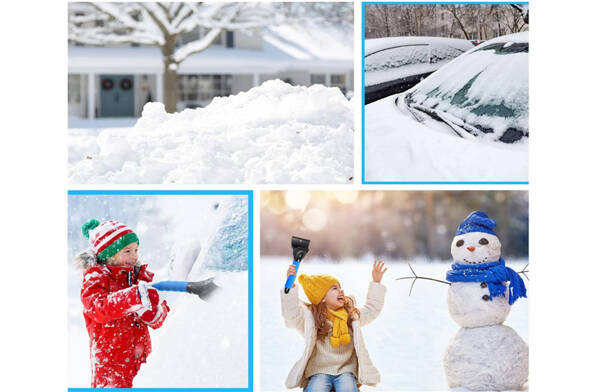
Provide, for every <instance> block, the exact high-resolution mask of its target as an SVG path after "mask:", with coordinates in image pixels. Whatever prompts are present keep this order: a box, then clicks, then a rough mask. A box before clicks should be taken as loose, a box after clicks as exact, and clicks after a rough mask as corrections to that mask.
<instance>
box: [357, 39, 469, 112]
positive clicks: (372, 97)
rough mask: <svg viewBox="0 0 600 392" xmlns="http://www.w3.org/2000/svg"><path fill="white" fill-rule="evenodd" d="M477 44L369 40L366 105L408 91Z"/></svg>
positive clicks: (414, 40)
mask: <svg viewBox="0 0 600 392" xmlns="http://www.w3.org/2000/svg"><path fill="white" fill-rule="evenodd" d="M474 45H475V44H474V43H473V42H472V41H468V40H464V39H456V38H440V37H389V38H374V39H367V40H365V70H364V71H365V104H368V103H371V102H374V101H377V100H378V99H381V98H385V97H387V96H389V95H392V94H397V93H401V92H403V91H406V90H408V89H409V88H411V87H413V86H414V85H415V84H417V83H419V82H420V81H421V80H423V78H425V77H427V76H429V75H431V73H432V72H434V71H436V70H438V69H439V68H440V67H442V66H443V65H445V64H447V63H448V62H449V61H450V60H452V59H454V58H456V57H458V56H460V55H461V54H463V53H465V52H466V51H468V50H469V49H471V48H472V47H473V46H474Z"/></svg>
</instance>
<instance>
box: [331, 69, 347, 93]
mask: <svg viewBox="0 0 600 392" xmlns="http://www.w3.org/2000/svg"><path fill="white" fill-rule="evenodd" d="M331 87H338V88H339V89H340V90H342V93H344V94H346V75H344V74H332V75H331Z"/></svg>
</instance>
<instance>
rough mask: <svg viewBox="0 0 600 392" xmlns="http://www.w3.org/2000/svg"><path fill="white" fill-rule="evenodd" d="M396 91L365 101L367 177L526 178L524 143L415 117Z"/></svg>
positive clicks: (408, 179) (404, 179)
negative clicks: (468, 134)
mask: <svg viewBox="0 0 600 392" xmlns="http://www.w3.org/2000/svg"><path fill="white" fill-rule="evenodd" d="M403 97H404V94H397V95H393V96H390V97H387V98H384V99H382V100H380V101H377V102H373V103H371V104H369V105H368V106H366V107H365V131H364V132H365V162H364V165H365V180H366V181H367V182H379V181H400V182H417V181H419V182H422V181H426V182H447V181H460V182H471V181H478V182H481V181H484V182H487V181H501V182H516V181H519V182H521V181H527V180H528V145H527V144H523V145H504V144H502V143H494V142H489V143H488V142H483V141H481V140H469V139H463V138H460V137H458V136H456V135H455V134H454V133H453V132H452V131H451V130H450V129H449V128H448V127H447V126H446V125H445V124H443V123H440V122H438V121H435V120H426V121H425V122H423V123H420V122H418V121H416V120H415V119H414V117H413V116H412V115H411V114H410V112H409V111H408V110H407V109H406V107H405V105H403V104H400V105H398V106H396V104H395V101H396V99H399V100H402V101H401V102H402V103H403Z"/></svg>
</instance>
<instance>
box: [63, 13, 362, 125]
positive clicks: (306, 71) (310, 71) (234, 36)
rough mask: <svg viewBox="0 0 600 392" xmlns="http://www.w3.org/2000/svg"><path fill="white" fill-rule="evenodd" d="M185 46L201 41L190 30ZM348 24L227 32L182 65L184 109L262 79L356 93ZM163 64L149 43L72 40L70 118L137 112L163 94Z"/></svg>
mask: <svg viewBox="0 0 600 392" xmlns="http://www.w3.org/2000/svg"><path fill="white" fill-rule="evenodd" d="M189 34H190V36H187V37H184V38H183V39H182V40H181V44H183V43H185V42H189V41H190V40H191V39H197V38H198V36H199V34H200V33H199V32H198V31H195V32H193V33H189ZM352 53H353V32H352V29H351V28H349V27H343V26H318V25H316V24H315V25H306V24H302V25H300V24H298V25H293V24H291V25H290V24H288V25H278V26H271V27H267V28H263V29H260V30H253V31H250V32H242V31H227V32H225V33H223V34H222V35H221V36H220V37H219V38H218V39H217V41H216V42H215V43H214V44H213V45H211V46H210V47H209V48H208V49H206V50H204V51H203V52H200V53H196V54H193V55H191V56H190V57H188V58H187V59H186V60H185V61H183V62H182V63H181V64H180V65H179V69H178V74H179V94H180V100H179V106H178V110H182V109H184V108H186V107H198V106H206V105H208V104H209V103H210V101H211V100H212V98H213V97H215V96H226V95H230V94H236V93H239V92H242V91H247V90H249V89H250V88H252V87H254V86H258V85H260V84H261V83H262V82H264V81H265V80H269V79H275V78H278V79H281V80H284V81H286V82H288V83H290V84H294V85H305V86H308V85H311V84H324V85H326V86H335V87H339V88H340V89H341V90H342V92H344V93H347V92H349V91H352V90H353V55H352ZM162 77H163V62H162V56H161V53H160V50H159V49H158V48H157V47H152V46H102V47H98V46H81V45H74V44H70V45H69V116H73V117H81V118H95V117H139V116H140V115H141V111H142V108H143V106H144V104H145V103H146V102H149V101H162V99H163V91H162V89H163V84H162Z"/></svg>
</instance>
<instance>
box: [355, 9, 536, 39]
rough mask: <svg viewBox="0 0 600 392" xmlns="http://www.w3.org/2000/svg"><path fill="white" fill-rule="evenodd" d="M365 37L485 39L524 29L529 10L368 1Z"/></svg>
mask: <svg viewBox="0 0 600 392" xmlns="http://www.w3.org/2000/svg"><path fill="white" fill-rule="evenodd" d="M365 11H366V12H365V23H366V26H365V27H366V29H365V38H379V37H395V36H433V37H453V38H465V39H480V40H487V39H490V38H494V37H497V36H499V35H504V34H507V33H516V32H519V31H524V30H527V28H528V20H529V9H528V7H526V6H523V5H516V6H513V5H508V4H368V5H367V6H366V7H365Z"/></svg>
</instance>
